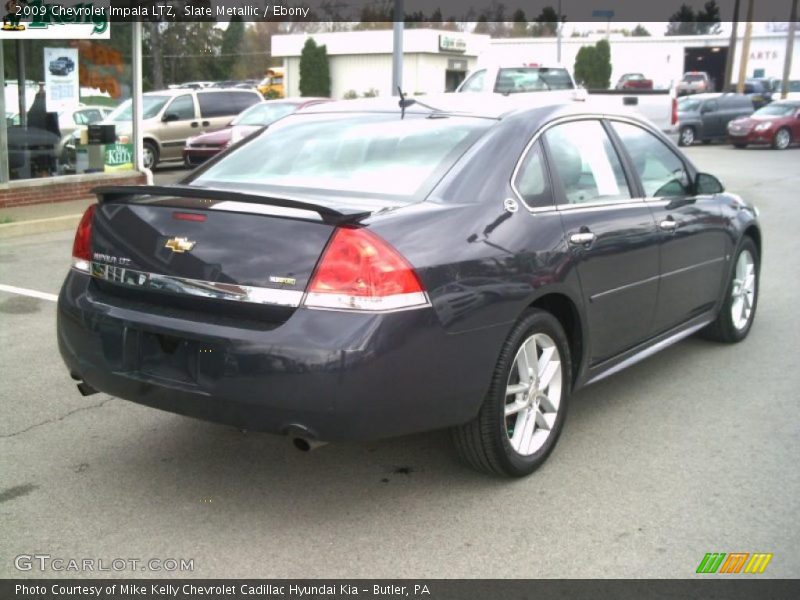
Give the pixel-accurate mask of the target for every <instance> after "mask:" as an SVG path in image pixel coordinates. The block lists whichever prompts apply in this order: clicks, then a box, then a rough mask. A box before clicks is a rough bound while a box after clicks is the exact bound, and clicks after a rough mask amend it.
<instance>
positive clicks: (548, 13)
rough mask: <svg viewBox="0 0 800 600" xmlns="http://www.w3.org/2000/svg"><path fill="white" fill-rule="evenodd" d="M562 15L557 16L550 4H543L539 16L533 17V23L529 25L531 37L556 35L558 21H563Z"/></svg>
mask: <svg viewBox="0 0 800 600" xmlns="http://www.w3.org/2000/svg"><path fill="white" fill-rule="evenodd" d="M565 20H566V19H565V18H564V15H561V16H560V17H559V14H558V13H557V12H556V9H554V8H553V7H552V6H545V7H544V8H543V9H542V12H540V13H539V16H538V17H536V18H535V19H534V21H535V23H534V24H533V26H532V27H531V35H532V36H533V37H555V36H556V35H558V24H559V21H561V22H564V21H565Z"/></svg>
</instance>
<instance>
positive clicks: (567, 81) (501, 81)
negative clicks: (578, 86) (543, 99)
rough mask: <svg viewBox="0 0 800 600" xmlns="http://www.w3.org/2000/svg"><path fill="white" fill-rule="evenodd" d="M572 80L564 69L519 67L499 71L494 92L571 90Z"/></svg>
mask: <svg viewBox="0 0 800 600" xmlns="http://www.w3.org/2000/svg"><path fill="white" fill-rule="evenodd" d="M573 87H574V86H573V84H572V79H571V78H570V76H569V73H568V72H567V70H566V69H549V68H546V67H520V68H517V69H500V70H499V71H498V72H497V82H496V83H495V87H494V91H495V92H497V93H499V94H514V93H524V92H545V91H548V90H571V89H572V88H573Z"/></svg>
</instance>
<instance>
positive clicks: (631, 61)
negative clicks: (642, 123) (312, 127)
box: [272, 29, 800, 98]
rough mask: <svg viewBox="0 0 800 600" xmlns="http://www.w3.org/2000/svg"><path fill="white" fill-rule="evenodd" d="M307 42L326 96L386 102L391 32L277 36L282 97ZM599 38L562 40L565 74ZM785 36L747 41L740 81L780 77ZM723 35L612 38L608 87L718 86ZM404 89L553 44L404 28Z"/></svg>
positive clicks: (440, 86)
mask: <svg viewBox="0 0 800 600" xmlns="http://www.w3.org/2000/svg"><path fill="white" fill-rule="evenodd" d="M308 37H313V38H314V40H315V41H316V42H317V43H318V44H325V45H326V46H327V49H328V56H329V57H330V68H331V95H332V97H334V98H342V97H344V95H345V94H346V93H347V92H348V91H354V92H356V93H357V94H358V95H362V94H363V93H364V92H366V91H368V90H370V89H375V90H377V91H378V93H379V94H380V95H381V96H387V95H391V89H390V88H391V73H392V31H391V30H388V29H385V30H376V31H359V32H338V33H322V34H311V35H309V34H293V35H278V36H274V37H273V38H272V53H273V56H276V57H282V58H283V59H284V67H285V68H286V85H287V87H286V89H287V95H290V96H296V95H299V92H300V90H299V84H300V52H301V50H302V48H303V44H304V43H305V41H306V39H307V38H308ZM603 37H604V36H602V35H599V34H598V35H592V36H589V37H580V38H577V37H576V38H573V37H565V38H563V39H562V40H561V58H562V60H561V63H562V64H563V65H565V66H566V67H567V68H568V69H569V70H570V71H572V69H573V66H574V64H575V57H576V55H577V54H578V50H579V49H580V48H581V46H583V45H586V44H594V43H595V42H597V41H598V40H599V39H602V38H603ZM786 38H787V34H786V33H759V34H754V35H753V37H752V41H751V44H750V53H749V59H748V63H747V77H781V75H782V73H783V61H784V57H785V54H786ZM728 41H729V37H728V36H727V35H692V36H669V37H667V36H653V37H624V36H622V35H614V34H612V35H611V37H610V38H609V42H610V44H611V64H612V68H613V71H612V74H611V82H612V85H613V84H614V83H615V82H616V80H617V79H619V77H620V76H621V75H622V74H623V73H630V72H634V73H644V74H645V76H647V77H649V78H651V79H653V81H654V82H655V85H656V87H660V88H666V87H670V86H671V85H672V84H674V83H675V82H677V81H679V80H680V78H681V76H682V75H683V73H684V72H685V71H707V72H708V73H709V74H711V76H712V78H714V80H715V81H717V82H718V84H719V85H721V84H722V81H723V78H724V71H725V61H726V58H727V54H728ZM741 48H742V42H741V39H740V40H739V43H738V44H737V47H736V57H735V59H734V70H733V80H734V81H735V80H736V79H737V77H738V73H739V59H740V55H741ZM403 50H404V62H403V90H404V91H405V92H406V93H408V94H415V93H428V94H430V93H438V92H443V91H450V90H452V89H454V88H455V87H456V85H457V84H458V83H460V82H461V81H462V79H463V78H464V74H465V72H466V71H472V70H474V69H475V68H477V67H478V66H483V65H490V64H507V65H521V64H523V63H539V64H545V65H553V64H556V62H557V47H556V40H555V38H503V39H490V38H489V37H488V36H485V35H475V34H468V33H457V32H456V33H454V32H450V31H437V30H432V29H410V30H406V31H405V32H404V36H403ZM793 57H794V60H793V65H792V74H791V78H792V79H800V36H797V37H796V39H795V45H794V54H793Z"/></svg>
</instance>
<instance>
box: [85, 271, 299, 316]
mask: <svg viewBox="0 0 800 600" xmlns="http://www.w3.org/2000/svg"><path fill="white" fill-rule="evenodd" d="M91 269H92V270H91V275H92V277H95V278H97V279H102V280H103V281H110V282H112V283H118V284H122V285H125V286H129V287H134V288H140V289H148V290H156V291H161V292H171V293H175V294H179V295H180V294H183V295H186V296H197V297H201V298H213V299H215V300H232V301H235V302H249V303H251V304H265V305H271V306H286V307H290V308H296V307H298V306H300V302H301V300H302V299H303V292H302V290H286V289H278V288H264V287H254V286H249V285H238V284H235V283H222V282H217V281H202V280H200V279H188V278H185V277H175V276H172V275H161V274H158V273H147V272H145V271H137V270H134V269H126V268H124V267H116V266H113V265H106V264H103V263H98V262H92V263H91ZM82 272H83V271H82Z"/></svg>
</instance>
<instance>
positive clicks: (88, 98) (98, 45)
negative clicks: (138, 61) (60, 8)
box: [0, 23, 133, 181]
mask: <svg viewBox="0 0 800 600" xmlns="http://www.w3.org/2000/svg"><path fill="white" fill-rule="evenodd" d="M131 35H132V34H131V25H130V24H126V23H112V24H111V37H110V39H107V40H103V39H97V40H92V39H82V40H37V39H20V40H13V39H5V40H3V42H2V43H3V63H4V64H3V76H4V77H3V79H4V80H3V88H4V99H5V119H6V128H7V130H6V137H7V152H8V154H7V156H8V167H7V169H8V172H7V173H6V174H5V177H2V178H0V179H7V180H12V181H13V180H21V179H35V178H42V177H58V176H61V175H70V174H82V173H102V172H109V171H120V170H130V169H133V146H132V145H131V144H130V139H129V137H128V136H125V137H118V136H117V135H116V132H115V131H114V129H115V127H114V124H113V122H111V121H108V117H109V115H111V113H112V112H113V111H114V110H115V109H116V108H117V107H119V106H120V105H122V104H124V103H126V102H127V106H128V109H127V115H128V117H127V119H128V120H130V98H131V93H132V68H131ZM97 125H108V126H109V127H95V126H97ZM90 130H91V131H90ZM90 133H91V135H90ZM4 150H6V149H4Z"/></svg>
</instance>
